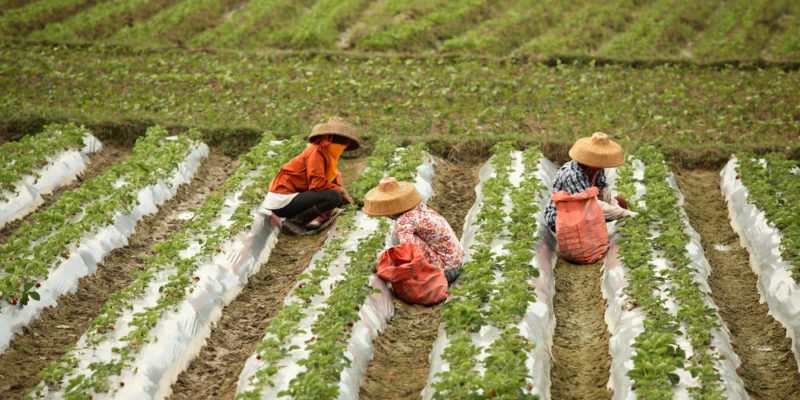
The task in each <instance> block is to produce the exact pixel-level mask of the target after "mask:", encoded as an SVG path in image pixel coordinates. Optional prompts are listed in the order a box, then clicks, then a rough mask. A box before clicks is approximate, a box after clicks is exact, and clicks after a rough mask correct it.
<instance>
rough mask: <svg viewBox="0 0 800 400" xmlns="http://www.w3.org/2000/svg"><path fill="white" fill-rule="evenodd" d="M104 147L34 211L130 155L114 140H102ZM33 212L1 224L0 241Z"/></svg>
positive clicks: (127, 150)
mask: <svg viewBox="0 0 800 400" xmlns="http://www.w3.org/2000/svg"><path fill="white" fill-rule="evenodd" d="M104 144H105V146H106V149H105V150H104V151H98V152H94V153H92V154H89V163H88V164H87V165H86V169H84V170H83V171H82V172H81V173H80V174H78V176H77V177H76V179H75V180H74V181H72V183H70V184H67V185H64V186H62V187H60V188H57V189H56V190H54V191H53V192H52V193H50V194H47V195H44V196H42V199H43V200H44V203H42V204H41V205H40V206H39V207H38V208H37V209H36V210H35V211H41V210H45V209H47V208H48V207H50V206H51V205H53V203H55V202H56V201H57V200H58V198H59V197H61V194H62V193H64V192H66V191H69V190H75V189H77V188H79V187H80V186H81V185H83V182H85V181H90V180H92V179H94V178H96V177H97V176H98V175H100V174H102V173H103V171H105V170H106V168H108V167H110V166H112V165H114V164H117V163H120V162H121V161H122V160H123V159H125V158H126V157H128V156H129V155H131V149H130V148H128V147H126V146H122V145H120V144H118V143H114V142H104ZM33 214H34V213H33V212H32V213H30V214H28V215H27V217H26V218H21V219H18V220H16V221H11V222H9V223H7V224H5V225H4V226H3V228H2V229H0V243H5V242H6V241H7V240H8V238H9V237H10V236H11V235H12V234H14V232H16V231H17V229H19V227H20V225H21V224H22V221H28V222H29V223H31V222H32V220H33V219H32V218H30V216H31V215H33Z"/></svg>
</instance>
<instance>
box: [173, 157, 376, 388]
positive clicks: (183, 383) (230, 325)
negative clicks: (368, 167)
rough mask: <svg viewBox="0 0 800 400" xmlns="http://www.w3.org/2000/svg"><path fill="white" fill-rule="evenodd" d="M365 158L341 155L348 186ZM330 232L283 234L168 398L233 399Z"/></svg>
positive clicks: (343, 172) (340, 161) (361, 166)
mask: <svg viewBox="0 0 800 400" xmlns="http://www.w3.org/2000/svg"><path fill="white" fill-rule="evenodd" d="M365 163H366V158H365V157H360V158H356V159H344V158H342V159H340V160H339V167H340V170H341V172H342V178H343V181H344V184H345V186H346V185H348V184H349V183H350V182H352V181H353V180H354V179H355V178H356V177H357V176H358V174H359V173H360V172H361V170H362V169H363V167H364V165H365ZM327 232H328V231H327V230H325V231H323V232H322V233H320V234H318V235H313V236H290V235H283V234H282V235H281V236H280V238H279V240H278V243H277V244H276V245H275V248H274V249H273V250H272V253H271V254H270V257H269V260H268V261H267V263H265V264H264V265H262V266H261V269H260V270H259V271H258V272H257V273H255V274H254V275H253V276H251V277H250V280H249V281H248V282H247V286H245V288H244V290H242V293H241V294H239V296H238V297H237V298H236V299H235V300H234V301H233V302H232V303H230V304H229V305H228V306H227V307H225V309H223V310H222V318H220V320H219V322H217V324H216V326H215V327H214V328H213V329H212V332H211V336H210V337H209V338H208V340H207V341H206V345H205V346H204V347H203V349H202V350H201V351H200V354H199V355H198V356H197V357H195V359H194V361H192V363H191V364H190V365H189V367H188V368H187V369H186V370H185V371H183V372H182V373H181V374H180V375H179V376H178V380H177V382H176V383H174V384H173V385H172V395H171V396H170V399H190V400H194V399H233V398H234V397H235V396H236V389H237V384H238V381H239V373H240V372H241V370H242V368H243V367H244V363H245V361H247V358H248V357H250V355H251V354H253V352H254V351H255V349H256V346H257V345H258V342H260V341H261V339H262V338H263V337H264V330H265V329H266V328H267V326H268V325H269V321H270V319H271V318H272V317H273V316H274V315H275V314H277V313H278V312H279V311H280V309H281V306H282V305H283V300H284V299H285V298H286V296H287V295H288V294H289V292H290V291H291V290H292V288H293V287H294V285H295V284H296V282H297V276H298V275H300V273H301V272H303V270H304V269H305V268H306V267H308V263H309V262H310V261H311V257H312V256H313V255H314V253H316V252H317V250H319V249H320V247H321V246H322V243H323V242H324V241H325V237H326V236H327Z"/></svg>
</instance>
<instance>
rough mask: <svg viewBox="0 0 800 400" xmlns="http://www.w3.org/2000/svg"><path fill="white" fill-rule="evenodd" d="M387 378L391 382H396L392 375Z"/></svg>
mask: <svg viewBox="0 0 800 400" xmlns="http://www.w3.org/2000/svg"><path fill="white" fill-rule="evenodd" d="M386 380H387V381H389V382H394V378H392V377H391V376H390V377H388V378H386Z"/></svg>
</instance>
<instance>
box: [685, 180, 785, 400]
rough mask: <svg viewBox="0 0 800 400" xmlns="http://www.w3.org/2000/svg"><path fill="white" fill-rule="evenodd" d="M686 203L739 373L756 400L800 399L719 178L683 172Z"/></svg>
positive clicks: (780, 331)
mask: <svg viewBox="0 0 800 400" xmlns="http://www.w3.org/2000/svg"><path fill="white" fill-rule="evenodd" d="M676 179H677V181H678V185H679V186H680V188H681V193H683V195H684V197H685V199H686V203H685V204H684V205H683V208H684V209H686V213H687V214H688V215H689V218H690V220H691V223H692V227H694V229H696V230H697V232H698V233H700V236H701V237H702V244H703V250H704V251H705V254H706V258H707V259H708V262H709V263H710V264H711V275H710V276H709V279H708V283H709V285H710V286H711V291H712V298H713V299H714V303H715V304H716V305H717V307H719V309H720V314H721V316H722V319H723V320H724V321H725V325H727V326H728V329H730V333H731V342H732V343H733V350H734V351H735V352H736V354H737V355H738V356H739V359H740V360H741V361H742V365H741V367H739V369H738V370H737V372H738V374H739V376H740V377H741V378H742V380H743V381H744V387H745V389H746V390H747V393H748V394H749V395H750V397H751V398H753V399H765V400H766V399H797V398H800V373H799V372H798V369H797V362H796V361H795V358H794V355H793V354H792V351H791V341H790V340H789V339H788V338H787V337H786V329H785V328H784V327H783V325H781V324H780V323H779V322H777V321H775V319H773V318H772V317H771V316H769V315H768V314H767V313H768V312H769V309H768V307H767V305H766V304H759V295H758V289H757V288H756V281H757V276H756V275H755V274H754V273H753V272H752V269H751V268H750V261H749V260H750V258H749V257H750V256H749V254H748V252H747V249H745V248H743V247H741V246H740V245H739V236H738V235H737V234H736V232H734V230H733V229H732V228H731V225H730V217H729V215H728V207H727V205H726V204H725V198H724V196H723V195H722V192H721V191H720V188H719V181H720V177H719V173H718V172H717V171H711V170H691V171H690V170H678V171H677V173H676Z"/></svg>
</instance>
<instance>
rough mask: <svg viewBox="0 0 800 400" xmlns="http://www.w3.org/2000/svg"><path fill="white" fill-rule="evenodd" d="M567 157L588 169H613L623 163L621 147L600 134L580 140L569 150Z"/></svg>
mask: <svg viewBox="0 0 800 400" xmlns="http://www.w3.org/2000/svg"><path fill="white" fill-rule="evenodd" d="M569 156H570V157H571V158H572V159H573V160H575V161H577V162H579V163H581V164H583V165H586V166H589V167H594V168H614V167H619V166H620V165H622V164H623V163H624V162H625V157H624V156H623V155H622V147H621V146H620V145H618V144H616V143H614V142H613V141H612V140H611V139H609V138H608V135H606V134H605V133H602V132H597V133H593V134H592V137H585V138H580V139H578V141H576V142H575V144H574V145H573V146H572V148H571V149H569Z"/></svg>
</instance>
